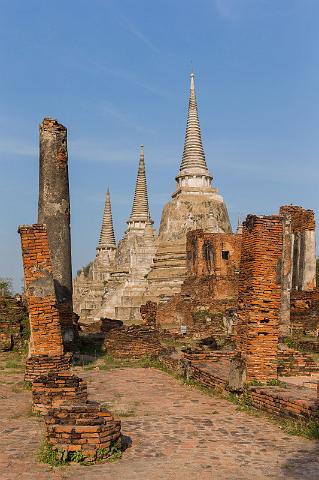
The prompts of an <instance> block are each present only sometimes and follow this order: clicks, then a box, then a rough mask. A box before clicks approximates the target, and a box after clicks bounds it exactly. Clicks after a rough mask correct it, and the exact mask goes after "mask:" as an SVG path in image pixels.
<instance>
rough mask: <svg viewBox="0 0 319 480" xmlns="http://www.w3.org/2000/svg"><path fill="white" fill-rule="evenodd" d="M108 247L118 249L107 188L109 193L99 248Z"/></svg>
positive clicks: (106, 198)
mask: <svg viewBox="0 0 319 480" xmlns="http://www.w3.org/2000/svg"><path fill="white" fill-rule="evenodd" d="M106 247H116V242H115V235H114V228H113V217H112V207H111V196H110V189H109V187H107V192H106V196H105V205H104V212H103V221H102V228H101V234H100V241H99V246H98V248H106Z"/></svg>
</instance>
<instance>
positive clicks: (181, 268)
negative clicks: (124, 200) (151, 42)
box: [73, 74, 231, 322]
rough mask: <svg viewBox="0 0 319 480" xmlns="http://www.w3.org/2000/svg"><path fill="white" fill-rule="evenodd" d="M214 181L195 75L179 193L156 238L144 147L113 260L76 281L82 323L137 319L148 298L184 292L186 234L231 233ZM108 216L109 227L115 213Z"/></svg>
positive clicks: (160, 298)
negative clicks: (125, 226) (125, 225)
mask: <svg viewBox="0 0 319 480" xmlns="http://www.w3.org/2000/svg"><path fill="white" fill-rule="evenodd" d="M211 182H212V175H211V174H210V173H209V170H208V168H207V164H206V160H205V153H204V148H203V145H202V139H201V131H200V124H199V117H198V111H197V103H196V95H195V83H194V74H192V75H191V83H190V94H189V105H188V115H187V125H186V134H185V143H184V151H183V156H182V162H181V165H180V170H179V173H178V175H177V177H176V184H177V185H176V191H175V192H174V193H173V195H172V200H171V201H170V202H168V203H167V204H166V205H165V206H164V209H163V212H162V219H161V224H160V229H159V234H158V237H157V236H156V233H155V230H154V228H153V226H152V225H153V221H152V220H151V216H150V211H149V204H148V195H147V185H146V176H145V164H144V149H143V148H142V149H141V154H140V162H139V170H138V175H137V181H136V189H135V195H134V201H133V207H132V213H131V216H130V218H129V220H128V222H127V223H128V229H127V231H126V232H125V234H124V237H123V239H122V240H121V241H120V242H119V244H118V246H117V250H116V253H115V257H114V262H113V263H112V265H109V264H105V266H104V273H102V270H103V268H102V270H101V269H100V272H101V273H100V278H96V276H95V274H94V271H95V269H96V265H97V259H96V260H94V261H93V262H92V265H91V266H90V267H89V269H88V272H84V271H83V270H82V271H81V272H80V273H79V274H78V276H77V277H76V278H75V280H74V286H73V287H74V309H75V311H76V313H77V314H78V315H79V316H80V319H81V322H90V321H97V320H99V319H100V318H101V317H108V318H114V319H118V318H120V319H122V320H124V321H138V320H140V306H141V304H143V303H145V302H146V301H148V300H152V301H156V302H157V301H160V302H162V303H165V302H167V301H168V300H169V299H170V298H172V296H173V295H174V294H176V293H179V292H180V290H181V285H182V283H183V281H184V280H185V278H186V272H187V265H186V235H187V232H189V231H191V230H194V229H204V230H205V231H206V232H210V233H214V232H219V233H231V225H230V222H229V218H228V213H227V208H226V205H225V203H224V201H223V198H222V196H221V195H220V194H219V192H218V190H217V189H216V188H213V187H212V186H211ZM104 218H105V216H104V217H103V222H104ZM108 219H109V220H108V224H109V228H111V227H110V225H111V214H110V216H109V217H108ZM103 224H104V223H103ZM97 258H98V255H97ZM102 277H103V280H102Z"/></svg>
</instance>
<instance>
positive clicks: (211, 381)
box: [188, 363, 229, 393]
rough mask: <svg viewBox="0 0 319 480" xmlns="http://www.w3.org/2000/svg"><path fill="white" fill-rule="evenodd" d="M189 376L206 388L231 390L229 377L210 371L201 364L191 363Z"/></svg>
mask: <svg viewBox="0 0 319 480" xmlns="http://www.w3.org/2000/svg"><path fill="white" fill-rule="evenodd" d="M188 375H189V378H190V379H192V380H195V381H196V382H198V383H200V384H201V385H203V386H204V387H206V388H212V389H214V390H216V391H217V392H221V393H225V392H227V391H229V384H228V379H225V378H223V377H222V375H220V374H218V372H216V373H212V372H209V371H207V370H205V369H203V368H202V367H201V366H196V365H194V364H192V363H191V364H190V366H189V369H188Z"/></svg>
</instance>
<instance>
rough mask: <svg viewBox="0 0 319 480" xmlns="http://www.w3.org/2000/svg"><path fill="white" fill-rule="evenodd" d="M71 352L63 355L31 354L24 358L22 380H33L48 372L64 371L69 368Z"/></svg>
mask: <svg viewBox="0 0 319 480" xmlns="http://www.w3.org/2000/svg"><path fill="white" fill-rule="evenodd" d="M71 359H72V354H71V353H65V354H63V355H32V356H31V357H29V358H27V360H26V368H25V375H24V380H25V381H26V382H33V380H34V379H35V378H37V377H40V376H42V375H47V374H48V373H50V372H55V373H59V372H65V371H67V370H69V369H70V363H71Z"/></svg>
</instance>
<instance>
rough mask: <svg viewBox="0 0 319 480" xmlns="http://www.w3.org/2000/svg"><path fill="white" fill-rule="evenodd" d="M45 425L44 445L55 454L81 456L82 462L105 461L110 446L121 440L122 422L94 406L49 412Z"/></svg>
mask: <svg viewBox="0 0 319 480" xmlns="http://www.w3.org/2000/svg"><path fill="white" fill-rule="evenodd" d="M45 423H46V428H47V442H48V443H49V444H50V445H51V446H52V448H53V449H54V450H63V451H66V452H80V453H81V454H82V455H83V459H85V458H86V459H90V460H95V459H96V458H97V457H99V458H103V457H107V456H108V454H109V450H110V447H111V445H112V444H114V443H115V442H118V441H120V438H121V422H120V421H119V420H115V419H114V417H113V416H112V414H111V413H110V412H109V411H108V410H107V409H106V408H103V407H101V405H99V404H98V403H94V402H92V403H87V404H86V405H72V406H61V407H59V408H52V409H50V410H49V411H48V414H47V415H46V416H45ZM83 474H84V472H83Z"/></svg>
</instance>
